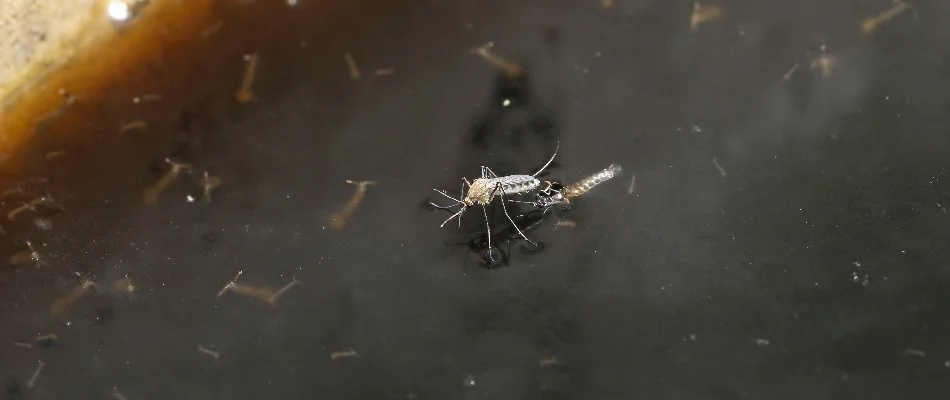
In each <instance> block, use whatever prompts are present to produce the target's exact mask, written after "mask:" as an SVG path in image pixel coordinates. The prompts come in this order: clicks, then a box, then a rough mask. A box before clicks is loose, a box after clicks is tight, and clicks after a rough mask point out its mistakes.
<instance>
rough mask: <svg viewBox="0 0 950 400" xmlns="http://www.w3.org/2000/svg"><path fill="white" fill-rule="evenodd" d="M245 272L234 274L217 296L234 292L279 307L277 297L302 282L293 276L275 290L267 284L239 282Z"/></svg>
mask: <svg viewBox="0 0 950 400" xmlns="http://www.w3.org/2000/svg"><path fill="white" fill-rule="evenodd" d="M243 273H244V271H238V273H237V275H235V276H234V279H232V280H231V282H228V284H227V285H224V287H223V288H222V289H221V291H219V292H218V295H217V296H216V297H221V296H222V295H224V294H225V293H227V292H234V293H237V294H240V295H243V296H247V297H251V298H255V299H258V300H261V301H263V302H265V303H267V304H270V306H271V307H277V299H278V298H280V296H282V295H283V294H284V293H285V292H287V291H288V290H290V288H292V287H294V286H296V285H299V284H300V281H298V280H297V278H292V279H293V280H292V281H291V282H290V283H288V284H287V285H285V286H284V287H282V288H280V289H279V290H277V291H276V292H275V291H274V290H273V289H271V288H270V287H267V286H261V287H256V286H248V285H241V284H239V283H237V280H238V278H240V277H241V274H243Z"/></svg>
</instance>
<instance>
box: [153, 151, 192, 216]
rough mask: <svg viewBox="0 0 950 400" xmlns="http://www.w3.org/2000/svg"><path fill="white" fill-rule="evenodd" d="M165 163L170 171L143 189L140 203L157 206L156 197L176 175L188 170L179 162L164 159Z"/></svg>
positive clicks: (186, 165) (176, 177) (185, 165)
mask: <svg viewBox="0 0 950 400" xmlns="http://www.w3.org/2000/svg"><path fill="white" fill-rule="evenodd" d="M165 162H166V163H168V164H170V165H171V169H169V170H168V172H167V173H165V175H163V176H162V177H161V178H159V180H158V181H157V182H155V183H154V184H152V186H149V187H147V188H145V190H144V191H143V192H142V201H143V202H145V204H147V205H150V206H151V205H156V204H158V197H159V196H160V195H161V194H162V192H164V191H165V189H167V188H168V186H169V185H171V184H172V182H174V181H175V180H176V179H178V175H179V174H181V171H184V170H188V169H189V168H190V167H189V166H188V164H183V163H179V162H175V161H172V160H170V159H168V158H166V159H165Z"/></svg>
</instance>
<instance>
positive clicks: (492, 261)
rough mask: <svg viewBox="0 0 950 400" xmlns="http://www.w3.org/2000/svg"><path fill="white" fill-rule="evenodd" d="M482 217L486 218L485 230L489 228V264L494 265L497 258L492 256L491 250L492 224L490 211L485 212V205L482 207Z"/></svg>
mask: <svg viewBox="0 0 950 400" xmlns="http://www.w3.org/2000/svg"><path fill="white" fill-rule="evenodd" d="M482 215H484V216H485V228H487V230H486V232H488V262H489V263H494V262H495V258H494V257H492V254H491V250H492V248H491V224H489V223H488V211H487V210H485V205H484V204H483V205H482Z"/></svg>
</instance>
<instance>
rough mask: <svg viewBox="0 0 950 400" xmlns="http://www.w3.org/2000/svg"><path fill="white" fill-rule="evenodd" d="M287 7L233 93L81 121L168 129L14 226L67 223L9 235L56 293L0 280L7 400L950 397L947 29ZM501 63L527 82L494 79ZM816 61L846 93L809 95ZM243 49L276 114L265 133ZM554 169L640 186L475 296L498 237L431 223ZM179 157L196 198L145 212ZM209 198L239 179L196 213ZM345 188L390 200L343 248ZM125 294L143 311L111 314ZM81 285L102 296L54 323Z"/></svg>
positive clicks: (57, 166) (741, 6) (258, 24)
mask: <svg viewBox="0 0 950 400" xmlns="http://www.w3.org/2000/svg"><path fill="white" fill-rule="evenodd" d="M271 3H273V4H269V5H264V4H256V5H250V6H247V7H250V9H249V10H252V11H250V12H249V11H247V10H245V11H243V12H235V11H233V10H232V11H231V12H230V13H229V11H227V10H223V11H222V18H223V19H224V20H225V21H226V24H225V29H226V30H231V31H232V32H233V31H234V30H238V31H241V33H239V34H237V35H236V36H233V37H235V38H237V39H234V40H233V41H226V42H222V43H221V47H220V49H221V52H222V54H226V55H227V57H230V59H229V60H230V61H228V63H226V65H228V66H227V67H222V66H221V65H225V64H220V65H219V64H210V61H209V65H208V66H207V67H205V68H201V69H198V70H196V71H194V72H193V73H194V74H196V76H201V77H202V79H203V80H205V81H206V82H207V87H201V88H195V93H196V94H193V95H191V96H190V97H189V96H186V97H184V98H183V99H181V101H180V102H179V103H180V104H178V103H175V104H170V103H158V104H154V105H136V106H135V107H138V108H135V109H134V110H138V111H134V110H133V109H131V108H129V107H133V106H131V105H128V104H129V97H128V96H126V95H125V94H122V95H120V94H116V97H115V99H114V102H113V103H106V104H100V105H96V106H87V107H86V108H85V110H87V111H88V112H90V113H92V112H96V113H100V114H102V113H115V114H116V115H117V117H116V118H117V119H120V120H123V121H125V122H128V121H129V120H134V119H142V118H152V119H151V120H150V126H153V127H155V128H154V129H152V131H153V133H154V132H156V131H157V132H162V134H148V133H126V134H124V135H123V136H120V137H119V139H116V136H115V135H113V134H112V133H108V134H107V133H103V134H101V135H100V136H101V138H94V139H91V140H88V141H85V142H83V143H80V144H77V143H73V144H72V145H69V147H66V148H65V149H66V150H67V153H66V155H64V156H62V157H60V158H56V159H53V160H50V161H49V162H40V163H38V165H37V170H36V174H35V175H37V176H43V177H46V178H47V179H48V184H29V183H28V184H24V188H25V189H24V191H25V192H26V195H25V196H24V197H23V198H19V197H16V196H10V197H7V198H5V199H4V200H5V204H6V206H7V208H5V210H6V209H13V208H15V207H17V206H19V205H20V204H22V201H23V200H28V199H29V198H32V197H34V196H37V195H42V194H44V193H49V194H50V195H52V196H53V197H54V198H56V199H57V201H58V202H59V203H61V204H62V205H63V206H64V207H65V210H63V211H61V212H58V213H51V212H41V213H34V212H32V211H27V212H25V213H24V214H21V215H22V217H21V218H18V221H17V222H16V223H10V224H7V225H5V226H6V227H7V236H6V238H7V239H5V240H4V242H5V243H4V247H3V250H4V251H7V252H8V253H5V254H14V253H16V252H18V251H20V250H22V249H23V248H25V245H24V243H25V241H27V240H29V241H30V242H31V243H32V244H33V245H34V247H35V248H36V250H37V252H38V253H39V254H40V258H41V261H42V263H43V265H41V266H38V267H34V266H31V265H26V266H21V267H19V268H7V269H4V270H2V271H0V299H2V300H0V306H2V311H3V314H2V315H3V319H2V321H0V378H2V379H3V380H4V382H5V391H4V392H3V394H2V397H5V398H11V399H17V398H24V399H26V398H31V399H33V398H35V399H49V398H69V399H86V398H89V399H103V398H108V397H109V396H110V394H111V393H112V392H113V387H115V388H116V390H118V392H119V393H121V395H123V396H125V398H127V399H129V400H141V399H170V398H175V399H263V398H273V399H290V398H328V399H347V398H349V399H410V398H417V399H568V398H570V399H641V398H642V399H802V398H809V399H843V398H855V399H857V398H860V399H894V398H918V399H924V398H942V396H943V395H946V394H947V393H950V392H948V391H950V379H948V374H950V310H948V308H947V306H948V305H950V281H948V279H950V266H948V262H950V245H948V242H947V239H946V237H945V235H946V233H947V232H948V229H947V224H948V222H950V214H948V213H947V210H946V208H945V207H947V206H950V190H948V189H947V188H946V180H947V179H948V173H947V171H946V169H945V165H946V161H945V160H946V159H947V154H950V153H948V150H950V136H948V133H950V132H948V128H947V126H948V125H947V123H948V122H950V121H948V118H947V112H948V111H947V110H948V107H950V100H948V99H950V95H948V94H947V89H948V88H950V73H948V70H947V68H946V67H945V64H946V63H948V62H950V60H948V56H950V51H948V48H950V47H948V45H950V29H948V27H947V26H948V24H947V21H950V19H948V18H950V6H948V5H947V4H946V3H941V2H937V1H930V2H920V3H915V8H914V9H913V10H911V11H908V12H906V13H904V14H902V15H900V16H898V17H896V18H895V19H893V20H892V21H890V22H888V23H887V24H884V25H882V26H881V27H880V28H879V29H878V31H876V32H874V33H873V34H872V35H865V34H862V33H861V32H860V31H859V29H858V27H859V25H860V23H861V20H862V19H863V18H865V17H867V16H870V15H874V14H877V13H880V12H882V11H884V10H886V9H887V8H888V7H891V5H892V4H891V3H890V2H889V1H884V0H881V1H871V2H868V1H847V2H824V1H817V0H815V1H805V2H788V1H766V2H749V1H726V2H722V3H719V5H720V6H721V7H722V8H723V9H724V10H725V14H724V15H723V17H722V18H720V19H719V20H716V21H710V22H708V23H705V24H702V25H700V27H699V29H698V31H696V32H692V31H690V29H689V15H690V12H691V11H692V7H693V5H692V3H691V2H688V1H672V2H662V1H657V2H651V1H638V0H629V1H622V0H616V1H614V3H613V7H612V8H610V9H604V8H602V7H601V4H599V2H596V1H586V2H580V1H562V0H554V1H550V0H545V1H539V0H529V1H518V2H511V1H479V2H459V1H402V2H392V3H389V4H388V5H385V6H382V5H379V4H377V3H376V2H369V1H363V2H355V3H352V4H348V5H347V6H342V7H341V9H340V10H336V11H334V12H333V13H329V12H324V11H321V8H320V7H322V6H321V5H317V4H308V2H307V1H306V0H301V4H300V5H298V6H297V8H288V7H286V6H285V5H283V4H280V3H279V2H276V1H274V2H271ZM342 8H346V9H342ZM258 12H259V13H260V14H257V13H258ZM255 15H259V16H260V19H254V18H253V17H254V16H255ZM245 30H246V31H245ZM327 32H332V35H329V34H327ZM225 37H232V36H225ZM488 41H494V42H495V48H494V49H493V50H494V51H495V52H497V53H498V54H500V55H503V56H505V57H508V58H510V59H511V60H514V61H517V62H519V63H521V64H522V65H523V66H524V69H525V74H524V75H523V76H521V77H518V78H516V79H510V78H507V77H505V76H504V74H501V73H500V72H499V71H498V70H497V69H495V68H493V67H492V66H491V65H489V64H487V63H486V62H484V61H483V60H481V59H479V58H478V57H477V56H475V55H472V54H470V52H469V49H471V48H473V47H475V46H478V45H482V44H484V43H486V42H488ZM822 44H825V45H826V54H827V55H828V56H829V57H832V58H833V59H834V60H836V63H835V64H834V65H833V68H832V69H831V70H830V74H828V76H823V74H822V71H821V69H820V68H811V65H812V61H813V60H814V59H816V58H817V57H819V56H821V54H822V53H821V50H820V46H821V45H822ZM249 52H258V53H259V54H260V69H259V70H258V79H257V81H256V83H255V88H256V93H257V95H258V97H259V101H257V102H256V103H254V104H251V105H240V104H236V103H235V102H234V100H233V90H234V86H235V85H236V83H237V82H238V81H239V80H240V75H241V68H242V64H241V59H240V55H241V54H243V53H249ZM345 53H350V54H352V56H353V58H354V59H355V60H356V62H357V64H358V65H359V67H360V69H361V71H362V75H363V76H362V77H361V78H360V79H358V80H353V79H350V77H349V76H348V75H347V67H346V63H345V61H344V57H343V55H344V54H345ZM212 56H213V55H209V59H211V58H213V57H212ZM796 64H798V65H799V67H798V68H797V69H796V70H795V71H794V72H792V73H791V75H789V77H788V79H783V76H784V75H785V74H786V73H787V72H789V71H790V70H791V69H792V68H793V66H794V65H796ZM377 68H384V69H386V68H392V69H393V74H392V75H391V76H375V73H374V70H375V69H377ZM179 73H180V71H179ZM506 100H507V102H508V105H507V106H504V105H503V103H505V102H506ZM123 104H124V105H123ZM143 110H146V111H143ZM148 110H151V111H148ZM135 113H138V114H135ZM149 113H154V115H153V114H149ZM143 115H144V117H143ZM161 118H165V119H161ZM76 129H77V131H82V130H84V129H85V130H89V129H91V128H88V127H83V126H77V127H76ZM96 135H98V134H91V135H86V136H85V137H90V136H94V137H98V136H96ZM558 141H559V143H560V151H559V153H558V156H557V160H556V164H557V165H556V166H554V167H553V168H552V169H551V170H550V174H549V177H550V178H556V179H558V180H562V181H565V182H569V181H573V180H576V179H578V178H581V177H583V176H585V175H587V174H589V173H591V172H594V171H596V170H599V169H601V168H604V167H606V166H607V165H609V164H611V163H618V164H621V165H622V166H623V167H624V173H623V175H622V176H621V177H619V178H617V179H615V180H613V181H610V182H608V183H606V184H604V185H603V186H601V187H598V188H597V189H596V190H594V191H592V192H591V193H589V194H588V195H585V197H583V198H581V199H579V200H578V201H577V202H576V204H575V205H574V207H573V209H572V210H571V211H570V213H569V214H567V215H562V216H560V218H561V220H562V221H563V220H571V221H574V222H576V226H575V227H573V228H571V227H557V229H555V223H556V222H557V220H558V219H557V218H554V217H552V218H548V219H545V220H544V221H543V222H544V223H543V224H541V226H539V227H537V229H535V230H533V231H531V232H529V237H531V238H532V239H533V240H538V241H541V242H543V243H544V245H545V247H544V249H543V250H542V251H539V252H536V253H533V254H524V253H523V252H522V251H521V250H519V249H520V248H521V247H522V245H523V243H511V244H512V246H511V249H512V250H511V257H510V259H509V262H508V265H507V266H503V267H499V268H494V269H486V268H483V266H481V265H480V264H479V257H478V254H472V251H470V250H469V249H468V248H466V247H465V245H464V243H465V242H467V241H468V240H469V239H472V238H473V235H474V236H477V235H478V234H479V229H481V230H482V231H484V220H483V217H482V216H481V210H480V209H477V208H476V209H472V210H469V212H467V213H466V214H465V217H464V227H463V228H462V229H461V230H459V229H458V228H457V226H456V225H455V223H454V222H452V223H450V224H448V225H447V226H446V227H445V228H442V229H440V228H439V226H438V225H439V223H441V221H442V220H443V219H444V218H445V217H447V216H448V215H447V214H445V213H443V212H439V211H433V210H431V209H427V208H426V207H425V206H424V203H425V201H426V199H430V198H431V199H435V196H437V195H436V194H435V193H434V192H432V190H431V189H432V188H444V189H447V190H448V191H449V192H450V193H452V194H453V195H455V194H458V190H459V186H460V184H461V180H460V178H461V177H463V176H464V177H468V178H470V179H471V178H474V177H476V175H477V174H478V172H479V169H478V166H479V165H487V166H489V167H491V168H492V169H493V170H494V171H496V172H498V173H499V174H514V173H530V172H532V171H533V170H535V169H536V168H538V167H539V166H540V165H541V164H543V163H544V161H545V160H546V159H547V158H548V157H549V156H550V155H551V152H552V151H553V148H554V145H555V143H556V142H558ZM166 157H172V158H174V159H176V160H180V161H183V162H188V163H191V164H192V165H193V167H194V171H193V172H192V173H190V174H185V175H183V176H182V177H181V179H179V180H178V181H177V182H176V183H175V184H173V185H172V186H171V187H170V188H169V189H168V190H167V191H166V192H165V193H164V195H163V197H162V198H161V201H160V203H159V204H158V205H157V206H154V207H148V206H145V205H143V204H142V198H141V194H142V190H143V188H145V187H146V186H148V185H149V184H151V183H152V182H154V181H155V180H157V179H158V178H159V177H160V176H161V175H162V174H163V173H164V172H165V171H167V169H168V168H167V165H166V164H165V163H164V162H163V159H164V158H166ZM713 159H715V160H716V162H718V163H719V164H720V166H721V167H722V168H723V170H724V173H720V171H719V170H718V169H717V167H716V165H715V164H714V162H713ZM203 171H209V172H210V173H211V174H212V175H215V176H218V177H220V179H221V180H222V182H223V184H222V185H221V187H220V188H218V189H216V190H215V191H214V192H213V200H212V202H211V203H210V204H204V203H202V202H200V201H198V202H195V203H189V202H187V201H186V196H188V195H191V196H194V197H196V198H199V199H200V197H201V187H200V185H198V184H197V181H198V179H199V178H200V176H201V173H202V172H203ZM634 174H635V176H636V187H635V192H634V193H633V194H629V193H628V188H629V185H630V180H631V178H632V177H633V176H634ZM724 175H725V176H724ZM346 179H352V180H375V181H377V184H376V185H374V186H369V187H368V190H367V193H366V197H365V199H364V201H363V202H362V204H361V205H360V207H359V208H358V210H357V211H356V212H355V213H354V214H353V216H352V218H350V219H349V221H348V223H347V225H346V226H345V228H344V229H343V230H341V231H335V230H332V229H330V227H329V223H328V218H329V217H330V216H331V214H332V213H334V212H336V211H338V210H339V209H340V208H341V207H342V206H343V204H344V203H345V202H346V200H347V199H348V198H349V196H351V194H352V193H353V189H354V187H353V186H352V185H348V184H346V183H345V182H344V181H345V180H346ZM31 185H32V186H31ZM443 200H444V199H443ZM514 208H515V209H518V208H519V207H518V206H517V205H515V206H514ZM40 211H42V210H40ZM495 211H496V213H495V214H494V215H493V224H495V227H496V228H498V229H502V228H504V218H503V216H502V214H500V213H498V211H499V210H495ZM4 212H6V211H4ZM509 238H511V235H509ZM453 243H456V244H453ZM457 243H462V244H457ZM238 270H243V275H242V276H241V278H240V280H239V281H238V283H239V284H246V285H269V286H271V287H273V288H279V287H281V286H283V285H285V284H287V283H289V282H291V281H292V279H297V280H299V281H301V285H299V286H296V287H293V288H291V289H290V290H288V291H287V292H286V293H284V294H283V295H282V296H281V297H280V298H279V301H278V302H277V305H276V307H273V308H272V307H271V306H270V305H268V304H267V303H266V302H263V301H260V300H257V299H254V298H251V297H247V296H242V295H241V294H238V293H233V292H232V293H226V294H225V295H223V296H221V297H216V294H217V293H218V291H219V290H220V289H221V288H222V286H224V285H225V284H226V283H227V282H228V281H229V280H231V279H232V278H233V277H234V275H235V274H236V273H237V271H238ZM125 276H128V277H130V278H131V279H132V282H133V283H134V286H135V290H134V292H133V293H132V296H131V297H130V296H128V295H126V294H124V293H119V292H117V291H116V290H113V288H112V286H113V285H114V283H115V282H116V281H117V280H119V279H121V278H123V277H125ZM86 279H88V280H90V281H92V282H94V283H96V284H97V285H98V286H99V287H100V288H101V293H99V292H96V290H94V289H91V288H90V289H89V290H88V291H87V292H86V293H85V294H84V295H83V296H82V297H80V298H78V300H76V301H75V303H74V305H73V307H72V309H70V310H68V311H67V312H65V313H64V314H63V315H61V316H54V317H51V305H52V304H53V302H54V301H55V300H56V299H58V298H62V297H63V296H68V295H69V293H70V292H71V291H73V290H75V288H76V287H77V286H78V285H80V282H82V281H83V280H86ZM50 332H52V333H55V334H56V335H58V340H56V341H54V342H53V343H52V344H51V345H49V346H40V345H38V344H37V343H35V342H34V339H35V338H36V336H38V335H43V334H46V333H50ZM14 342H25V343H30V344H31V345H32V346H31V348H26V347H23V346H19V345H14ZM199 345H201V346H203V348H207V349H210V350H212V351H216V352H219V353H220V356H219V358H218V359H217V360H215V358H214V357H212V356H211V355H209V354H205V353H202V352H201V351H199V350H198V349H197V347H198V346H199ZM350 349H352V350H353V351H355V352H356V353H357V354H358V356H357V357H350V358H341V359H337V360H331V358H330V354H331V353H333V352H338V351H346V350H350ZM552 358H554V359H555V360H556V362H554V363H549V362H545V363H542V360H548V361H551V359H552ZM38 361H42V362H43V363H45V366H44V367H43V369H42V371H41V374H40V375H39V376H38V377H37V379H36V380H35V381H34V383H35V385H33V387H32V388H30V387H29V385H28V383H29V380H30V378H31V376H32V375H33V373H34V371H35V370H36V367H37V365H38ZM114 398H118V397H114Z"/></svg>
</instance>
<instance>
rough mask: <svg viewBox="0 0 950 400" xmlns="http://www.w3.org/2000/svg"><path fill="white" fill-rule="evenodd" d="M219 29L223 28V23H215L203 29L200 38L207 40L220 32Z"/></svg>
mask: <svg viewBox="0 0 950 400" xmlns="http://www.w3.org/2000/svg"><path fill="white" fill-rule="evenodd" d="M221 28H224V21H217V22H215V23H213V24H211V25H210V26H208V27H207V28H204V29H202V30H201V38H202V39H207V38H209V37H211V36H213V35H214V34H215V33H218V31H220V30H221Z"/></svg>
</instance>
